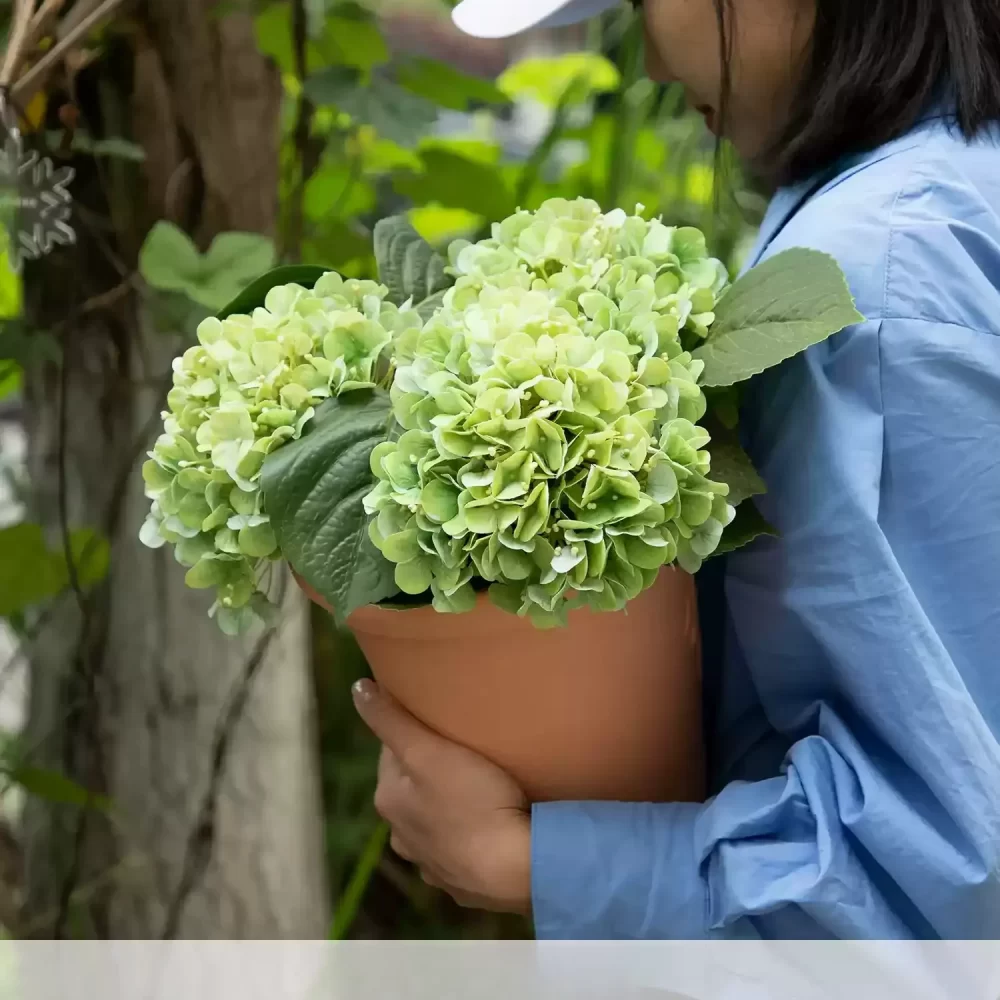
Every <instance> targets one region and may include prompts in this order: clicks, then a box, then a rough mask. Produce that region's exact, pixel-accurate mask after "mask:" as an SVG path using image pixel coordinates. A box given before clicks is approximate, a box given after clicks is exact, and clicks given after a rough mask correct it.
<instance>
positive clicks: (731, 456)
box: [708, 427, 767, 507]
mask: <svg viewBox="0 0 1000 1000" xmlns="http://www.w3.org/2000/svg"><path fill="white" fill-rule="evenodd" d="M708 450H709V451H710V452H711V455H712V471H711V474H710V475H711V478H712V479H713V480H714V481H715V482H717V483H726V484H727V485H728V486H729V496H728V498H727V499H728V500H729V502H730V503H731V504H732V505H733V506H734V507H736V506H738V505H739V504H741V503H743V501H744V500H746V499H748V498H749V497H755V496H759V495H760V494H762V493H766V492H767V486H766V485H765V484H764V480H763V479H761V478H760V475H759V474H758V472H757V470H756V469H755V468H754V467H753V462H751V461H750V456H749V455H748V454H747V453H746V452H745V451H744V450H743V448H742V446H741V445H740V442H739V438H738V437H737V436H736V434H735V433H733V432H732V431H728V430H726V429H725V428H722V427H713V428H712V443H711V444H710V445H709V446H708Z"/></svg>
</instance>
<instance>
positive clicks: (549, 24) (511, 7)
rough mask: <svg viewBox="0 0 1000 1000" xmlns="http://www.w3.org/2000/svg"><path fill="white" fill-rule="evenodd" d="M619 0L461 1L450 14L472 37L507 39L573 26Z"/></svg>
mask: <svg viewBox="0 0 1000 1000" xmlns="http://www.w3.org/2000/svg"><path fill="white" fill-rule="evenodd" d="M618 3H619V0H462V2H461V3H460V4H459V5H458V6H457V7H456V8H455V10H454V11H453V12H452V16H453V17H454V19H455V24H457V25H458V26H459V28H461V29H462V31H464V32H465V33H466V34H467V35H473V36H474V37H476V38H509V37H510V36H511V35H518V34H520V33H521V32H522V31H528V30H529V29H530V28H559V27H563V26H564V25H567V24H577V23H578V22H580V21H586V20H588V19H589V18H591V17H596V16H597V15H598V14H601V13H603V12H604V11H606V10H610V9H611V8H612V7H617V6H618Z"/></svg>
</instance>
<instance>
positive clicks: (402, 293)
mask: <svg viewBox="0 0 1000 1000" xmlns="http://www.w3.org/2000/svg"><path fill="white" fill-rule="evenodd" d="M375 259H376V260H377V261H378V273H379V280H380V281H381V282H382V283H383V284H384V285H386V286H387V287H388V289H389V299H390V300H391V301H392V302H395V303H396V305H402V304H403V303H404V302H406V300H407V299H411V298H412V299H413V301H414V303H415V304H417V305H420V304H421V303H422V302H423V301H424V300H425V299H428V298H430V297H431V296H432V295H435V294H436V293H437V292H440V291H442V290H443V289H445V288H447V287H448V286H449V285H451V283H452V279H451V278H450V277H449V276H448V275H447V274H445V267H447V264H448V262H447V261H446V260H445V259H444V257H442V256H441V254H439V253H438V252H437V251H436V250H435V249H434V248H433V247H432V246H431V245H430V244H429V243H428V242H427V241H426V240H425V239H424V238H423V237H422V236H421V235H420V233H418V232H417V231H416V229H414V228H413V226H412V224H411V223H410V220H409V219H407V218H406V216H405V215H394V216H391V217H389V218H387V219H382V220H381V221H379V222H378V223H376V225H375Z"/></svg>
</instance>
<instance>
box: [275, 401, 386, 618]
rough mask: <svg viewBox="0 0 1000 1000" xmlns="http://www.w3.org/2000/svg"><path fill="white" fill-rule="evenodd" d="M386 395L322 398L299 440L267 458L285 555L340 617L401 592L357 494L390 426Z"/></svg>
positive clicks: (366, 484)
mask: <svg viewBox="0 0 1000 1000" xmlns="http://www.w3.org/2000/svg"><path fill="white" fill-rule="evenodd" d="M391 410H392V407H391V403H390V401H389V396H388V394H387V393H385V392H383V391H381V390H376V391H360V392H351V393H347V394H345V395H344V396H341V397H339V398H336V399H330V400H328V401H327V402H326V403H324V404H323V405H322V406H321V407H320V408H319V410H318V411H317V413H316V417H315V419H314V420H313V421H312V423H310V424H309V425H308V430H307V432H306V433H305V434H303V436H302V437H301V438H300V439H299V440H298V441H293V442H290V443H289V444H286V445H285V446H284V447H282V448H279V449H277V450H276V451H274V452H272V453H271V455H269V456H268V458H267V460H266V461H265V462H264V468H263V471H262V473H261V490H262V491H263V495H264V506H265V509H266V510H267V512H268V515H269V516H270V518H271V526H272V528H273V529H274V534H275V537H276V538H277V540H278V547H279V548H280V550H281V553H282V555H284V557H285V558H286V559H287V560H288V562H289V563H291V565H292V567H293V568H294V569H295V570H296V572H297V573H299V574H300V575H301V576H302V577H303V579H304V580H305V581H306V582H307V583H309V584H310V585H311V586H312V587H313V588H314V589H315V590H316V592H317V593H319V594H320V595H321V596H322V597H323V598H324V599H325V600H326V601H327V603H328V604H329V605H330V607H331V608H333V610H334V613H335V615H336V617H337V619H338V621H344V620H345V619H346V618H347V616H348V615H349V614H350V613H351V612H352V611H354V610H355V609H356V608H359V607H363V606H364V605H366V604H375V603H378V602H379V601H381V600H384V599H385V598H387V597H391V596H393V595H394V594H396V593H397V592H398V588H397V587H396V584H395V582H394V579H393V573H394V567H393V565H392V563H390V562H388V560H386V559H385V558H384V557H383V555H382V553H381V552H379V551H378V549H376V548H375V546H374V545H373V544H372V542H371V540H370V539H369V537H368V517H367V515H366V514H365V510H364V506H363V504H362V500H363V499H364V497H365V495H366V494H367V493H368V492H369V490H371V488H372V485H373V477H372V472H371V467H370V465H369V459H370V456H371V452H372V449H373V448H374V447H375V446H376V445H378V444H381V443H382V442H383V441H385V440H386V439H387V437H388V435H389V427H390V424H391Z"/></svg>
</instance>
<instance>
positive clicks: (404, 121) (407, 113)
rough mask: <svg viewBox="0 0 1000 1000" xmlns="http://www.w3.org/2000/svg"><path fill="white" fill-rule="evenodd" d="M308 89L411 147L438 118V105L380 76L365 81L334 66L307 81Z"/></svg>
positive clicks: (314, 98)
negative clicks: (366, 82)
mask: <svg viewBox="0 0 1000 1000" xmlns="http://www.w3.org/2000/svg"><path fill="white" fill-rule="evenodd" d="M304 86H305V92H306V94H307V95H308V97H309V98H310V99H311V100H312V101H313V102H314V103H316V104H318V105H323V106H330V105H332V106H334V107H336V108H337V109H338V110H340V111H343V112H344V113H345V114H347V115H350V117H351V118H352V119H353V120H354V121H355V122H356V123H357V124H358V125H371V126H372V128H374V129H375V131H376V132H378V134H379V135H381V136H383V137H384V138H386V139H391V140H392V141H393V142H395V143H397V144H398V145H400V146H405V147H412V146H415V145H417V143H418V142H419V141H420V140H421V139H422V138H423V136H424V135H426V133H427V132H429V131H430V129H431V127H432V126H433V124H434V122H435V121H436V120H437V116H438V109H437V105H435V104H432V103H431V102H430V101H428V100H425V99H424V98H422V97H419V96H418V95H416V94H414V93H413V92H412V91H409V90H406V89H404V88H403V87H400V86H399V84H397V83H393V82H392V81H391V80H388V79H385V78H384V77H379V78H378V79H375V80H373V81H371V82H370V83H368V84H365V82H364V81H362V80H361V79H360V77H359V76H358V74H357V72H356V71H354V70H352V69H350V68H349V67H344V66H331V67H330V68H328V69H325V70H320V72H318V73H314V74H313V75H312V76H310V77H309V79H308V80H306V82H305V85H304Z"/></svg>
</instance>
